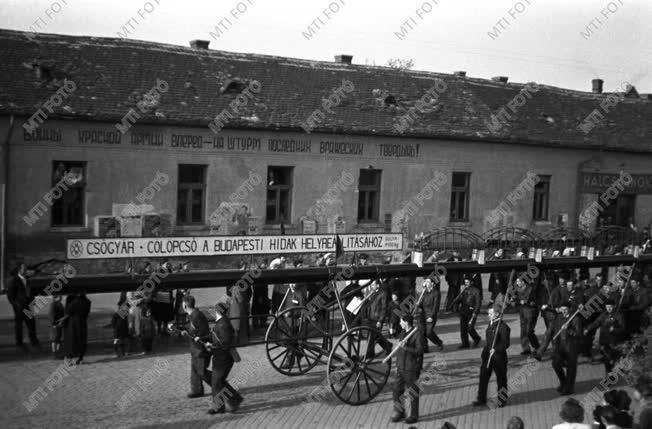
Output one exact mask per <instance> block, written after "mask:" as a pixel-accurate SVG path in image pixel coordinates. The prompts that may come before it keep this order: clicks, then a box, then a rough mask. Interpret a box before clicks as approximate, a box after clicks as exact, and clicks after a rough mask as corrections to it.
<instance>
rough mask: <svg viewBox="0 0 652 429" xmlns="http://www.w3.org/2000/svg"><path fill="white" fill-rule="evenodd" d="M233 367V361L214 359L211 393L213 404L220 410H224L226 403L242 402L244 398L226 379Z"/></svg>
mask: <svg viewBox="0 0 652 429" xmlns="http://www.w3.org/2000/svg"><path fill="white" fill-rule="evenodd" d="M231 368H233V362H216V361H215V360H213V371H212V374H211V383H210V384H211V394H212V395H213V406H214V407H215V409H217V410H218V411H224V404H225V403H226V402H228V403H229V404H234V403H240V402H242V401H243V399H244V398H243V397H242V395H240V394H239V393H238V391H237V390H235V388H233V386H231V384H229V382H228V381H227V380H226V378H227V377H228V376H229V373H230V372H231ZM210 373H211V372H210V371H209V374H210Z"/></svg>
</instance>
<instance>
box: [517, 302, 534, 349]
mask: <svg viewBox="0 0 652 429" xmlns="http://www.w3.org/2000/svg"><path fill="white" fill-rule="evenodd" d="M518 313H519V317H520V320H521V348H522V349H523V350H524V351H525V350H528V346H531V347H532V348H534V349H538V348H539V339H538V338H537V336H536V335H535V334H534V327H535V326H536V324H537V317H538V316H539V310H538V309H537V308H536V307H530V306H527V305H522V306H521V307H520V308H519V310H518Z"/></svg>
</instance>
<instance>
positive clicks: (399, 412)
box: [390, 314, 423, 424]
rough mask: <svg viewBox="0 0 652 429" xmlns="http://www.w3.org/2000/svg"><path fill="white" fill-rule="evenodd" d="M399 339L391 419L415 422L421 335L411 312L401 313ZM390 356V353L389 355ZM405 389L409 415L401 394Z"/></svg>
mask: <svg viewBox="0 0 652 429" xmlns="http://www.w3.org/2000/svg"><path fill="white" fill-rule="evenodd" d="M400 324H401V328H403V332H402V333H401V339H400V342H399V345H398V348H397V351H396V352H395V353H396V381H395V383H394V388H393V399H394V415H393V416H392V418H391V421H392V422H394V423H396V422H399V421H401V420H403V419H405V423H408V424H412V423H416V422H417V420H418V419H419V387H418V386H417V380H418V379H419V375H420V374H421V369H422V368H423V335H422V334H421V333H419V332H417V331H418V329H417V328H415V327H414V321H413V318H412V315H411V314H403V315H401V321H400ZM390 356H391V355H390ZM406 389H407V396H408V398H407V402H408V405H409V416H408V417H407V418H405V416H406V412H405V411H406V410H405V407H404V406H403V402H402V399H403V394H404V393H405V390H406Z"/></svg>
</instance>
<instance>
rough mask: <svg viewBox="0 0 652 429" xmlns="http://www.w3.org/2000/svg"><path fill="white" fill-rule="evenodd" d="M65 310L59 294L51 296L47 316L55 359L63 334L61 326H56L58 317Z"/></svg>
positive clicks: (61, 316) (60, 316) (59, 317)
mask: <svg viewBox="0 0 652 429" xmlns="http://www.w3.org/2000/svg"><path fill="white" fill-rule="evenodd" d="M64 314H65V312H64V308H63V304H62V303H61V295H55V296H53V297H52V302H51V303H50V311H49V314H48V318H49V320H50V326H51V327H52V328H51V329H50V341H51V342H52V354H53V355H54V358H55V359H57V352H58V351H59V349H60V348H61V337H62V335H63V327H62V326H58V322H59V319H61V318H63V316H64Z"/></svg>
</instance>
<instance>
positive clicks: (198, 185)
mask: <svg viewBox="0 0 652 429" xmlns="http://www.w3.org/2000/svg"><path fill="white" fill-rule="evenodd" d="M182 167H191V168H201V169H202V172H201V176H202V181H201V182H181V168H182ZM207 171H208V168H207V165H206V164H177V208H176V213H177V219H176V221H177V225H179V226H186V225H203V224H204V223H205V220H206V215H205V214H206V176H207ZM191 175H192V174H191ZM197 189H200V190H201V192H202V196H201V209H200V215H201V218H200V220H199V221H196V222H193V220H192V214H193V213H192V194H193V191H194V190H197ZM181 190H185V191H186V192H187V193H186V197H185V199H186V210H185V214H184V215H185V217H186V221H183V222H182V221H181V218H180V216H179V214H180V212H179V192H180V191H181Z"/></svg>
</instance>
